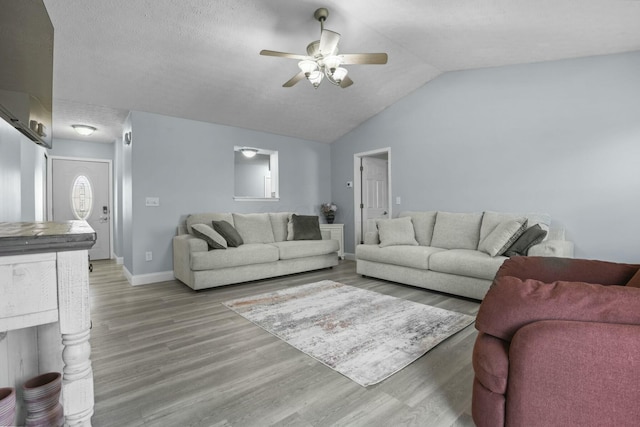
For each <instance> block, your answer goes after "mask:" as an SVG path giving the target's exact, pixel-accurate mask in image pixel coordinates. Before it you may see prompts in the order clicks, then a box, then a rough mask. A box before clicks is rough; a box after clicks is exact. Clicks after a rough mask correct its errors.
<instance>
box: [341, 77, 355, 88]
mask: <svg viewBox="0 0 640 427" xmlns="http://www.w3.org/2000/svg"><path fill="white" fill-rule="evenodd" d="M352 84H353V80H351V79H350V78H349V76H344V79H342V81H341V82H340V87H341V88H343V89H344V88H346V87H349V86H351V85H352Z"/></svg>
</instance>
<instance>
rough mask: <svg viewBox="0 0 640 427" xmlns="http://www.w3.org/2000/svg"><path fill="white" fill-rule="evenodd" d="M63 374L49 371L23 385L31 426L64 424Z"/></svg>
mask: <svg viewBox="0 0 640 427" xmlns="http://www.w3.org/2000/svg"><path fill="white" fill-rule="evenodd" d="M61 390H62V375H60V373H59V372H49V373H46V374H42V375H38V376H37V377H35V378H31V379H30V380H29V381H27V382H26V383H24V385H23V386H22V396H23V398H24V403H25V409H26V410H27V418H26V419H25V425H26V426H31V427H35V426H37V427H45V426H46V427H59V426H62V425H63V424H64V412H63V408H62V405H61V404H60V391H61Z"/></svg>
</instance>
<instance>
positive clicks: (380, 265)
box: [356, 211, 573, 300]
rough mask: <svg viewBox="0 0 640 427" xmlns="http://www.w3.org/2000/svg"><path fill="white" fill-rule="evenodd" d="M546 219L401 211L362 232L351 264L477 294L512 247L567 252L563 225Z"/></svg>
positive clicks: (365, 271)
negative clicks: (552, 223) (554, 225)
mask: <svg viewBox="0 0 640 427" xmlns="http://www.w3.org/2000/svg"><path fill="white" fill-rule="evenodd" d="M550 225H551V218H550V217H549V215H546V214H512V213H499V212H478V213H453V212H436V211H429V212H403V213H401V214H400V215H399V217H398V218H395V219H390V220H389V219H387V220H378V231H376V232H370V233H367V235H366V236H365V244H362V245H358V246H357V247H356V263H357V267H356V270H357V272H358V274H362V275H364V276H370V277H376V278H380V279H385V280H390V281H394V282H399V283H404V284H407V285H412V286H419V287H422V288H426V289H432V290H436V291H441V292H446V293H450V294H455V295H460V296H464V297H469V298H474V299H478V300H481V299H482V298H484V295H485V294H486V292H487V291H488V289H489V286H490V285H491V282H492V280H493V278H494V276H495V274H496V272H497V271H498V269H499V268H500V266H501V265H502V263H503V262H504V261H505V260H506V259H507V258H508V257H507V256H505V251H507V250H508V249H510V248H512V247H513V251H512V252H514V253H510V255H529V256H557V257H569V258H570V257H573V243H572V242H569V241H567V240H565V238H564V229H561V228H553V229H550ZM525 232H526V234H525ZM544 232H546V233H544ZM543 234H544V236H543ZM532 236H533V237H537V238H536V239H533V240H531V239H530V242H529V243H535V244H532V245H529V246H530V247H527V244H526V243H527V239H526V238H527V237H528V238H531V237H532ZM541 239H544V240H542V241H540V242H539V243H536V242H537V241H539V240H541ZM516 243H518V244H519V246H518V245H517V244H516ZM514 245H516V246H514ZM523 245H524V246H523ZM518 250H520V251H521V252H520V253H515V252H517V251H518Z"/></svg>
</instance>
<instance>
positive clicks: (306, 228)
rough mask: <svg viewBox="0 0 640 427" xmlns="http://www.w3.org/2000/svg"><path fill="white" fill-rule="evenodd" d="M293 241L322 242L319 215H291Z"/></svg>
mask: <svg viewBox="0 0 640 427" xmlns="http://www.w3.org/2000/svg"><path fill="white" fill-rule="evenodd" d="M291 224H292V226H293V240H322V233H320V221H319V220H318V216H317V215H296V214H293V215H291Z"/></svg>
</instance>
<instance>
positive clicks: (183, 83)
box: [44, 0, 640, 143]
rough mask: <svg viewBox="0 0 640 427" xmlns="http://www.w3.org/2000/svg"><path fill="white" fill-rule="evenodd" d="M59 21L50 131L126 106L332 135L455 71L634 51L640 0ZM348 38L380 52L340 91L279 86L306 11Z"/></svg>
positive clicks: (150, 11)
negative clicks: (279, 54)
mask: <svg viewBox="0 0 640 427" xmlns="http://www.w3.org/2000/svg"><path fill="white" fill-rule="evenodd" d="M44 3H45V5H46V7H47V10H48V12H49V16H50V18H51V21H52V23H53V26H54V29H55V47H54V82H53V83H54V84H53V94H54V107H53V108H54V114H53V120H54V126H53V135H54V137H55V138H71V139H80V138H81V137H79V136H78V135H76V134H75V133H74V132H73V130H72V129H71V127H70V125H71V124H72V123H86V124H90V125H93V126H95V127H97V128H98V129H99V130H98V132H96V133H95V134H94V135H93V136H92V137H89V138H86V140H92V141H100V142H112V141H113V140H115V139H116V138H118V137H119V136H120V135H121V133H122V122H123V121H124V119H125V118H126V116H127V114H128V112H129V111H130V110H136V111H147V112H152V113H158V114H163V115H168V116H174V117H183V118H188V119H193V120H199V121H204V122H211V123H218V124H224V125H230V126H237V127H241V128H246V129H253V130H258V131H263V132H269V133H274V134H279V135H287V136H291V137H296V138H303V139H307V140H313V141H320V142H327V143H328V142H333V141H335V140H336V139H338V138H340V137H341V136H342V135H344V134H346V133H348V132H349V131H350V130H352V129H354V128H355V127H357V126H358V125H359V124H361V123H362V122H364V121H365V120H367V119H368V118H370V117H372V116H374V115H375V114H377V113H379V112H380V111H382V110H384V109H385V108H386V107H388V106H389V105H391V104H393V103H395V102H397V101H398V100H399V99H401V98H403V97H404V96H406V95H408V94H409V93H411V92H412V91H414V90H416V89H418V88H419V87H421V86H423V85H424V84H425V83H427V82H429V81H430V80H432V79H433V78H435V77H436V76H438V75H439V74H441V73H443V72H447V71H452V70H463V69H473V68H480V67H492V66H502V65H509V64H521V63H530V62H540V61H548V60H556V59H563V58H574V57H581V56H592V55H602V54H609V53H619V52H626V51H634V50H640V24H639V23H640V1H639V0H492V1H488V0H458V1H450V0H395V1H393V2H391V1H381V0H375V1H371V0H368V1H365V0H349V1H339V0H326V1H322V2H319V1H300V0H298V1H294V0H288V1H286V0H270V1H257V0H253V1H248V0H217V1H210V0H188V1H175V0H64V1H60V0H44ZM318 7H327V8H328V9H329V13H330V14H329V18H328V19H327V22H326V23H325V27H326V28H328V29H331V30H334V31H337V32H339V33H341V34H342V39H341V41H340V45H339V47H340V51H341V53H360V52H387V53H388V54H389V62H388V64H387V65H350V66H347V68H348V69H349V76H350V77H351V78H352V79H353V81H354V82H355V83H354V84H353V85H352V86H351V87H349V88H347V89H341V88H338V87H336V86H333V85H331V84H329V83H328V82H326V81H325V82H323V84H322V85H321V86H320V88H318V89H317V90H314V89H313V87H312V86H311V85H310V84H309V83H308V82H306V81H302V82H300V83H298V84H297V85H296V86H294V87H292V88H283V87H282V84H283V83H284V82H285V81H287V80H288V79H289V78H291V77H292V76H293V75H294V74H296V73H297V72H298V68H297V63H296V61H295V60H290V59H283V58H273V57H264V56H260V55H259V54H258V52H260V50H261V49H271V50H278V51H285V52H291V53H300V54H303V53H304V52H305V48H306V45H307V44H308V43H309V42H311V41H313V40H316V39H318V36H319V24H318V22H317V21H315V20H314V18H313V16H312V15H313V12H314V10H315V9H317V8H318Z"/></svg>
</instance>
